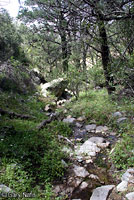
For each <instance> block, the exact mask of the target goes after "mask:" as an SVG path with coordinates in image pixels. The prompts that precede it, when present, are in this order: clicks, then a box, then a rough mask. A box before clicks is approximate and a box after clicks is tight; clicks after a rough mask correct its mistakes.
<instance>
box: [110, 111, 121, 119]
mask: <svg viewBox="0 0 134 200" xmlns="http://www.w3.org/2000/svg"><path fill="white" fill-rule="evenodd" d="M112 116H113V117H115V118H116V117H122V114H121V112H114V113H113V114H112Z"/></svg>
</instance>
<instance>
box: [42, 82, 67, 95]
mask: <svg viewBox="0 0 134 200" xmlns="http://www.w3.org/2000/svg"><path fill="white" fill-rule="evenodd" d="M66 87H67V81H66V80H64V79H63V78H58V79H54V80H52V81H51V82H48V83H45V84H41V93H42V95H43V96H44V97H47V96H48V94H49V93H51V94H53V95H55V96H56V97H58V98H60V97H61V96H62V94H63V92H64V91H65V89H66Z"/></svg>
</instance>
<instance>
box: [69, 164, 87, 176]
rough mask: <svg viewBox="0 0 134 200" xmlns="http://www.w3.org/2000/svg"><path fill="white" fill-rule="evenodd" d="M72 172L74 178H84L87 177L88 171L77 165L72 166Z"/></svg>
mask: <svg viewBox="0 0 134 200" xmlns="http://www.w3.org/2000/svg"><path fill="white" fill-rule="evenodd" d="M73 172H74V174H75V176H77V177H82V178H85V177H86V176H88V175H89V173H88V171H87V170H86V169H85V168H84V167H81V166H78V165H73Z"/></svg>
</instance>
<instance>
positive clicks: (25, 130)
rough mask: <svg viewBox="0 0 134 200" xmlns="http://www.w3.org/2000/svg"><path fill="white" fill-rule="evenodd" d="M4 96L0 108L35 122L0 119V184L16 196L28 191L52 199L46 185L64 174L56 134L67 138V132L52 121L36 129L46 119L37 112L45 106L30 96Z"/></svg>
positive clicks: (66, 128)
mask: <svg viewBox="0 0 134 200" xmlns="http://www.w3.org/2000/svg"><path fill="white" fill-rule="evenodd" d="M7 95H8V96H7ZM7 95H6V94H5V95H4V94H3V95H1V99H0V104H1V105H0V107H2V108H4V109H5V108H6V110H7V105H8V109H9V111H11V110H12V111H14V112H17V113H22V114H23V113H25V114H26V113H27V114H29V115H31V116H34V117H35V119H33V120H21V119H9V118H8V117H7V116H3V117H1V120H0V132H1V134H0V148H1V163H0V172H1V176H0V182H1V183H2V184H5V185H7V186H9V187H11V189H13V190H14V191H16V192H18V193H19V194H22V192H27V193H30V192H32V193H33V194H35V196H36V197H38V198H37V199H39V198H41V197H43V198H44V199H45V200H46V199H52V198H51V197H53V193H52V191H51V190H50V184H49V182H50V181H52V180H53V179H55V178H59V177H61V176H63V174H64V171H65V169H64V166H63V163H62V159H65V158H66V155H65V154H64V153H62V151H61V147H62V145H61V144H59V141H58V138H57V134H60V133H61V134H63V135H69V134H70V129H69V127H67V126H66V125H64V124H63V123H60V124H58V122H53V123H52V124H50V125H49V126H47V127H46V128H44V129H43V130H41V131H39V130H37V129H36V127H37V125H38V124H39V122H40V121H41V120H43V119H45V118H46V116H44V115H45V114H44V113H43V112H42V111H41V110H42V109H43V108H44V107H45V103H44V102H40V101H39V100H37V99H36V98H35V97H33V96H32V97H31V98H30V97H28V96H24V97H23V96H21V97H20V96H19V95H18V96H17V95H16V96H12V95H11V94H10V95H9V94H8V93H7ZM7 97H8V98H7ZM3 102H4V106H5V107H3ZM58 129H59V130H58ZM64 131H65V133H64ZM44 183H46V184H44Z"/></svg>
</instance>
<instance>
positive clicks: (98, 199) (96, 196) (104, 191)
mask: <svg viewBox="0 0 134 200" xmlns="http://www.w3.org/2000/svg"><path fill="white" fill-rule="evenodd" d="M114 187H115V186H114V185H105V186H101V187H98V188H96V189H95V190H93V194H92V196H91V198H90V200H107V198H108V196H109V193H110V192H111V191H112V190H113V188H114Z"/></svg>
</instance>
